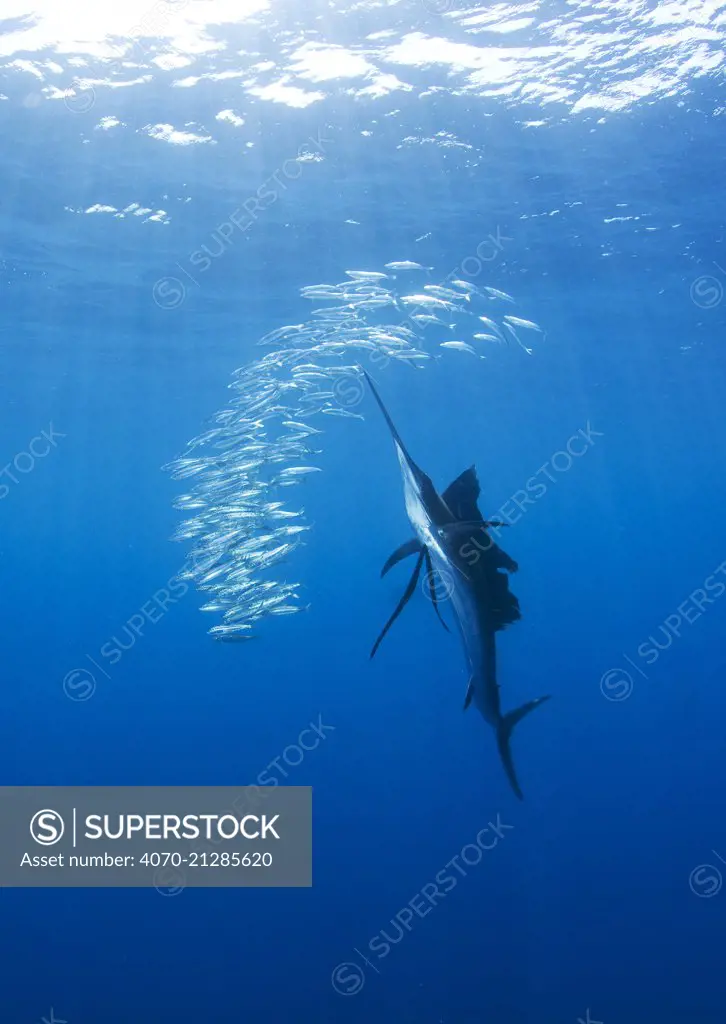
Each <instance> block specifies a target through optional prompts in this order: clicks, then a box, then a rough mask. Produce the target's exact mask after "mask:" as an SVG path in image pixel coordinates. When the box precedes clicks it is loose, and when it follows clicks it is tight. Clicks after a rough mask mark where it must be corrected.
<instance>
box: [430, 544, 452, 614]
mask: <svg viewBox="0 0 726 1024" xmlns="http://www.w3.org/2000/svg"><path fill="white" fill-rule="evenodd" d="M424 559H425V561H426V579H427V581H428V585H429V597H430V598H431V604H432V605H433V606H434V611H435V612H436V617H437V618H438V620H439V622H440V623H441V625H442V626H443V627H444V629H445V630H446V632H447V633H448V632H450V630H449V627H448V626H447V625H446V623H445V622H444V620H443V619H442V617H441V612H440V611H439V602H438V600H437V598H436V579H435V577H434V569H433V566H432V564H431V555H430V554H429V552H428V548H424Z"/></svg>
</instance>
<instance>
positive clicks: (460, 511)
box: [441, 466, 482, 523]
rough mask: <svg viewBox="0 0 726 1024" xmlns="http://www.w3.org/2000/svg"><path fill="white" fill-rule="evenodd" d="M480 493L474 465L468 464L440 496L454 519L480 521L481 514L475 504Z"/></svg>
mask: <svg viewBox="0 0 726 1024" xmlns="http://www.w3.org/2000/svg"><path fill="white" fill-rule="evenodd" d="M480 493H481V488H480V486H479V479H478V477H477V475H476V469H475V467H474V466H470V467H469V469H465V470H464V472H463V473H462V474H461V476H457V478H456V480H454V482H453V483H451V484H449V486H448V487H447V488H446V490H445V491H444V493H443V494H442V495H441V497H442V498H443V500H444V502H445V503H446V507H447V508H448V509H449V510H450V511H451V512H452V513H453V515H454V516H455V518H456V519H458V520H460V521H466V522H477V523H478V522H481V521H482V514H481V512H480V511H479V507H478V505H477V501H478V499H479V495H480Z"/></svg>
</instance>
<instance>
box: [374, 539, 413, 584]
mask: <svg viewBox="0 0 726 1024" xmlns="http://www.w3.org/2000/svg"><path fill="white" fill-rule="evenodd" d="M420 550H421V541H420V540H418V539H417V538H416V537H412V538H411V540H407V541H406V543H405V544H402V545H401V546H400V548H396V550H395V551H394V552H393V554H392V555H391V556H390V558H389V559H388V561H387V562H386V564H385V565H384V566H383V568H382V569H381V577H383V576H385V575H386V573H387V572H388V570H389V569H392V568H393V566H394V565H398V563H399V562H400V561H402V559H404V558H408V556H409V555H415V554H416V552H417V551H420Z"/></svg>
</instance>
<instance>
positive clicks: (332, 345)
mask: <svg viewBox="0 0 726 1024" xmlns="http://www.w3.org/2000/svg"><path fill="white" fill-rule="evenodd" d="M431 269H432V268H430V267H424V266H422V265H421V264H419V263H414V262H412V261H410V260H404V261H396V262H393V263H388V264H386V266H385V268H384V270H383V271H371V270H347V271H346V272H345V273H346V280H345V281H342V282H340V283H339V284H316V285H310V286H308V287H306V288H303V289H302V291H301V295H302V296H303V298H306V299H310V300H312V301H313V302H316V303H318V302H325V303H330V305H327V306H319V307H317V308H315V309H313V310H312V312H311V314H310V317H309V318H308V319H307V320H306V321H305V322H304V323H299V324H291V325H288V326H284V327H279V328H277V329H276V330H273V331H271V332H270V333H269V334H266V335H265V336H264V337H263V338H261V339H260V341H259V342H258V343H257V344H258V345H259V346H261V347H263V348H266V349H268V351H267V352H265V354H264V355H262V356H261V358H259V359H257V360H255V361H254V362H252V363H250V364H248V365H247V366H244V367H242V368H240V369H239V370H236V371H235V372H234V373H233V375H232V382H231V383H230V384H229V385H228V387H229V389H230V392H231V394H230V398H229V401H228V402H227V405H226V407H225V408H224V409H220V410H219V412H217V413H216V414H215V415H214V416H213V417H212V418H211V421H210V423H209V429H207V430H206V431H205V432H204V433H202V434H200V435H199V436H198V437H196V438H194V439H193V440H192V441H190V442H189V444H188V445H187V448H186V451H185V452H184V454H183V455H181V456H180V457H179V458H177V459H175V460H174V461H173V462H171V463H169V464H168V465H167V466H165V467H164V468H165V469H166V470H168V471H169V472H170V473H171V476H172V478H173V479H175V480H189V481H190V484H191V489H190V490H189V491H188V493H186V494H184V495H181V496H180V497H179V498H177V500H176V501H175V503H174V506H175V508H178V509H180V510H182V511H184V512H187V513H191V518H189V519H187V520H185V521H184V522H183V523H182V524H181V525H180V526H179V528H178V529H177V531H176V533H175V534H174V538H173V539H174V540H179V541H191V542H192V543H193V547H192V549H191V552H190V554H189V556H188V558H187V561H186V563H185V566H184V569H183V570H182V572H181V573H180V577H181V578H183V579H185V580H187V581H189V582H193V583H194V584H196V586H197V588H198V589H199V590H201V591H203V592H204V593H205V595H207V596H206V602H205V604H203V605H202V609H201V610H202V611H206V612H213V613H214V614H216V615H218V616H220V617H221V621H219V622H218V624H217V625H215V626H213V627H212V628H211V629H210V630H209V632H210V634H211V635H212V636H213V637H214V638H215V639H216V640H221V641H224V642H227V643H229V642H240V641H244V640H248V639H251V638H252V637H253V636H254V635H255V634H254V629H255V626H256V625H257V624H258V623H259V622H260V620H262V619H263V618H266V617H268V616H280V615H292V614H294V613H295V612H298V611H300V610H302V609H303V607H304V605H303V603H302V597H301V594H300V590H301V585H300V584H299V583H295V582H285V581H283V580H279V579H274V578H273V577H272V576H270V575H269V573H270V571H271V570H273V569H277V567H278V566H280V565H282V564H284V563H285V562H286V561H287V559H289V557H290V555H291V554H292V553H293V552H294V551H295V549H296V548H297V547H298V545H299V544H301V543H302V540H303V537H304V536H305V532H306V531H307V530H309V529H310V525H309V523H307V522H306V520H305V510H304V508H298V507H294V506H290V505H289V504H287V503H286V502H285V501H284V500H283V499H284V498H288V495H289V493H290V492H289V491H288V490H287V488H291V487H295V486H298V485H299V484H300V483H301V482H303V481H304V480H306V479H307V478H308V477H310V476H311V474H315V473H318V472H320V467H319V466H317V465H316V464H315V461H314V460H315V457H316V456H318V455H319V454H320V449H318V448H317V447H316V445H317V444H318V437H319V435H320V434H322V430H321V429H320V427H319V426H315V425H314V424H313V423H311V422H310V421H311V420H316V421H317V423H319V424H320V423H322V422H323V421H322V419H321V417H322V416H329V417H330V416H334V417H345V418H355V419H363V417H362V416H361V415H360V413H357V412H355V411H353V406H355V405H357V404H358V402H359V401H360V399H361V398H362V395H363V387H362V374H361V370H360V366H361V364H362V363H364V362H365V363H367V364H368V369H369V370H371V371H372V372H376V371H379V370H381V369H383V367H384V366H385V365H386V364H387V363H388V362H390V361H396V362H401V363H407V364H408V365H409V366H411V367H413V368H421V367H422V366H423V364H425V363H426V362H428V361H429V360H430V359H432V358H438V357H439V356H438V355H436V356H434V355H433V353H432V352H431V351H430V348H431V346H432V345H435V346H436V348H437V349H442V350H443V351H444V352H446V351H459V352H465V353H467V356H468V357H471V356H472V355H473V356H478V357H481V358H484V356H485V351H484V350H485V348H486V347H487V344H491V343H495V344H500V345H504V344H508V343H509V342H510V340H511V341H515V342H516V343H517V344H518V345H520V346H521V347H522V348H523V349H524V350H525V351H526V352H527V353H528V354H531V352H532V350H531V349H530V348H529V347H528V346H527V345H526V344H525V343H524V341H523V340H522V338H521V336H520V334H519V333H518V332H519V331H521V330H527V331H539V330H540V328H539V327H538V326H537V324H535V323H533V322H532V321H531V320H524V319H522V318H521V317H516V316H511V315H504V316H501V318H500V321H499V322H498V321H497V320H496V319H495V316H497V315H498V314H497V308H498V307H499V306H500V305H501V303H502V302H505V303H512V302H513V301H514V300H513V299H512V297H511V296H510V295H507V294H506V293H505V292H501V291H499V290H498V289H495V288H488V287H478V286H476V285H474V284H473V283H471V282H469V281H464V280H460V279H457V278H453V279H452V278H447V279H446V281H445V282H444V283H443V284H431V283H428V277H429V273H430V271H431ZM484 310H486V313H485V312H484ZM467 328H470V330H469V331H467V330H466V329H467ZM451 331H456V334H455V335H454V336H453V337H452V335H451V333H450V332H451ZM437 335H438V336H439V337H440V339H441V340H438V338H437ZM465 337H466V339H467V340H464V338H465ZM283 488H285V490H282V489H283Z"/></svg>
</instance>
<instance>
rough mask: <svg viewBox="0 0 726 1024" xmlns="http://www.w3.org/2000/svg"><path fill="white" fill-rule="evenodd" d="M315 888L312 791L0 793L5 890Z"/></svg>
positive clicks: (37, 789) (10, 789)
mask: <svg viewBox="0 0 726 1024" xmlns="http://www.w3.org/2000/svg"><path fill="white" fill-rule="evenodd" d="M310 885H312V789H311V788H310V787H309V786H277V787H272V786H269V787H267V786H265V787H260V786H246V787H245V786H239V787H238V786H0V886H5V887H17V886H28V887H41V888H42V887H49V886H50V887H55V886H57V887H66V886H81V887H86V886H103V887H124V886H135V887H146V886H153V887H156V888H157V889H158V890H159V891H160V892H163V893H164V895H173V894H175V893H176V892H180V891H181V890H182V889H183V888H186V887H188V886H196V887H225V886H282V887H286V886H310Z"/></svg>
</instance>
